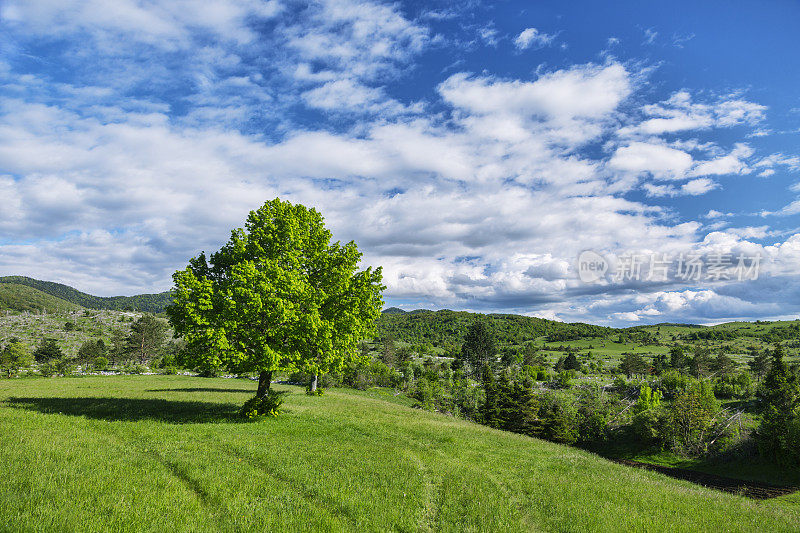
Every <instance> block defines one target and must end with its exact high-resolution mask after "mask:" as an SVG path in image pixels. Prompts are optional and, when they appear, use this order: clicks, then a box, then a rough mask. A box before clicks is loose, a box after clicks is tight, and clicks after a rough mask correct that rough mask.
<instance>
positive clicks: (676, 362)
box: [669, 344, 687, 371]
mask: <svg viewBox="0 0 800 533" xmlns="http://www.w3.org/2000/svg"><path fill="white" fill-rule="evenodd" d="M686 365H687V361H686V351H685V350H684V349H683V346H680V345H677V344H676V345H675V346H673V347H672V348H670V349H669V366H670V367H671V368H674V369H675V370H678V371H683V369H685V368H686Z"/></svg>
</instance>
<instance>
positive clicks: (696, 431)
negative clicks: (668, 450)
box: [669, 381, 720, 455]
mask: <svg viewBox="0 0 800 533" xmlns="http://www.w3.org/2000/svg"><path fill="white" fill-rule="evenodd" d="M719 410H720V408H719V403H717V400H716V398H715V397H714V391H713V390H712V386H711V383H710V382H708V381H692V382H691V383H690V384H689V385H688V386H687V387H686V388H685V389H683V390H682V391H681V392H679V393H678V395H677V397H676V398H675V400H674V401H673V402H672V406H671V408H670V416H669V433H670V435H669V436H670V437H671V440H672V447H673V449H675V450H676V451H681V452H684V453H689V454H692V455H700V454H703V453H705V452H706V451H708V446H709V445H710V443H711V442H712V440H713V439H714V438H715V437H716V435H715V431H714V430H715V428H716V425H717V415H718V414H719Z"/></svg>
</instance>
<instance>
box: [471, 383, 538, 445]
mask: <svg viewBox="0 0 800 533" xmlns="http://www.w3.org/2000/svg"><path fill="white" fill-rule="evenodd" d="M483 387H484V391H485V394H486V399H485V402H484V405H483V409H482V414H483V421H484V423H485V424H486V425H488V426H491V427H493V428H497V429H504V430H506V431H513V432H514V433H522V434H524V435H531V436H537V435H539V433H540V426H539V421H538V403H537V401H536V395H535V394H534V392H533V389H532V388H531V384H530V382H527V381H522V380H514V379H512V378H511V376H510V375H509V373H508V372H501V373H500V376H499V377H497V378H496V377H495V376H494V373H493V372H492V371H491V370H490V369H489V368H485V369H484V372H483Z"/></svg>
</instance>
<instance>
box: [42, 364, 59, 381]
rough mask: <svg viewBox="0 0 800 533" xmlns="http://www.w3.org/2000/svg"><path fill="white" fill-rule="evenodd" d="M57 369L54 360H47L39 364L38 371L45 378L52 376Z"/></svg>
mask: <svg viewBox="0 0 800 533" xmlns="http://www.w3.org/2000/svg"><path fill="white" fill-rule="evenodd" d="M57 370H58V369H57V368H56V363H55V361H47V362H46V363H42V364H41V365H39V373H40V374H41V375H42V376H44V377H46V378H49V377H52V376H54V375H55V374H56V371H57Z"/></svg>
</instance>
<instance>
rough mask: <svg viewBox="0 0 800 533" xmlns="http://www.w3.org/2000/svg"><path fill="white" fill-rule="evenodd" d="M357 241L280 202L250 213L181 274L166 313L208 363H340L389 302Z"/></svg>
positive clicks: (260, 366)
mask: <svg viewBox="0 0 800 533" xmlns="http://www.w3.org/2000/svg"><path fill="white" fill-rule="evenodd" d="M360 260H361V254H360V253H359V251H358V249H357V247H356V245H355V243H353V242H352V241H351V242H348V243H346V244H341V243H340V242H338V241H337V242H332V234H331V232H330V231H329V230H328V229H326V227H325V224H324V219H323V217H322V215H321V214H320V213H319V212H317V211H316V210H314V209H309V208H307V207H305V206H303V205H299V204H291V203H289V202H285V201H281V200H279V199H275V200H272V201H269V202H267V203H265V204H264V205H263V206H262V207H261V208H260V209H258V210H257V211H252V212H250V214H249V216H248V217H247V221H246V223H245V227H244V228H239V229H235V230H233V232H232V233H231V238H230V240H229V241H228V242H227V244H225V245H224V246H223V247H222V248H221V249H220V250H219V251H218V252H216V253H214V254H212V255H211V256H210V258H206V255H205V253H201V254H200V255H199V256H198V257H195V258H193V259H191V260H190V262H189V265H188V266H187V268H186V269H184V270H180V271H178V272H176V273H175V275H174V276H173V280H174V282H175V288H174V294H175V303H174V304H173V305H172V306H171V307H169V308H168V310H167V314H168V316H169V319H170V322H171V323H172V325H173V327H174V328H175V331H176V334H179V335H182V336H184V337H185V339H186V341H187V345H188V348H189V353H190V354H192V355H191V358H192V359H193V361H194V362H195V364H197V365H198V366H200V367H202V368H206V369H222V368H227V369H229V370H231V371H234V372H259V373H260V374H259V378H260V379H259V391H258V396H263V395H264V394H266V393H267V391H268V390H269V380H270V379H271V377H272V373H273V372H275V371H277V370H281V369H287V370H291V369H302V370H306V371H308V372H310V373H312V374H317V373H321V372H322V373H324V372H328V371H332V370H338V369H341V368H342V367H343V365H344V364H345V363H346V362H347V361H348V360H349V359H351V358H354V357H356V356H357V354H358V350H357V347H358V342H359V341H360V340H362V339H363V338H365V337H367V336H369V335H370V334H371V333H372V328H373V323H374V320H375V319H376V318H377V317H378V316H379V314H380V310H381V307H382V305H383V301H382V299H381V292H382V290H383V289H384V287H383V285H382V284H381V280H382V274H381V269H380V268H376V269H373V268H367V269H365V270H359V261H360Z"/></svg>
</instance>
